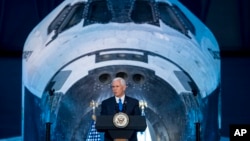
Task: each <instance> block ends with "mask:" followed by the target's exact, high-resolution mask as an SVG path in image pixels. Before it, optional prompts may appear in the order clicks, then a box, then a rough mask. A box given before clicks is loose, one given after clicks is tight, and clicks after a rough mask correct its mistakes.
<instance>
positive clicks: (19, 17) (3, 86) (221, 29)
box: [0, 0, 250, 138]
mask: <svg viewBox="0 0 250 141" xmlns="http://www.w3.org/2000/svg"><path fill="white" fill-rule="evenodd" d="M181 1H182V2H183V3H184V4H185V5H186V6H187V7H188V8H189V9H190V10H191V11H193V13H194V14H195V15H197V16H198V17H199V18H200V19H201V20H202V21H203V22H204V23H205V24H206V25H207V26H208V28H210V29H211V31H212V32H213V33H214V35H215V37H216V38H217V40H218V43H219V45H220V49H221V61H222V62H221V77H222V79H221V80H222V82H221V84H222V89H221V92H222V105H221V108H222V115H221V117H222V130H221V134H222V136H229V125H230V124H250V110H249V107H250V101H249V100H250V92H249V91H248V88H249V87H250V85H249V79H250V75H249V73H250V45H249V24H250V23H249V19H250V16H249V10H248V8H249V0H181ZM60 2H62V0H0V68H1V69H0V138H6V137H11V136H20V135H21V115H22V114H21V104H22V95H21V91H22V88H21V83H22V79H21V77H22V76H21V73H22V63H21V58H22V49H23V45H24V41H25V39H26V38H27V36H28V34H29V32H30V31H31V30H32V29H33V28H34V26H36V24H37V23H38V22H39V21H41V20H42V19H43V18H44V17H45V16H46V15H47V14H48V13H49V12H50V11H51V10H52V9H53V8H54V7H55V6H57V5H58V4H59V3H60Z"/></svg>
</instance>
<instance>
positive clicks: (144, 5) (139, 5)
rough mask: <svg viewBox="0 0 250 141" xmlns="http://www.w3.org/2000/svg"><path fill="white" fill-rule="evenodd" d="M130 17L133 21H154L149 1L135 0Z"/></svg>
mask: <svg viewBox="0 0 250 141" xmlns="http://www.w3.org/2000/svg"><path fill="white" fill-rule="evenodd" d="M131 19H132V21H133V22H135V23H152V22H153V21H154V16H153V9H152V6H151V5H150V2H149V1H135V3H134V8H133V10H132V13H131Z"/></svg>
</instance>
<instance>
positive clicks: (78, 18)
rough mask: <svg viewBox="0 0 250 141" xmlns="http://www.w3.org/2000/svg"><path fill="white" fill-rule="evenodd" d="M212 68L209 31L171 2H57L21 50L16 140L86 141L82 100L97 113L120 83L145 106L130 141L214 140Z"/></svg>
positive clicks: (87, 111)
mask: <svg viewBox="0 0 250 141" xmlns="http://www.w3.org/2000/svg"><path fill="white" fill-rule="evenodd" d="M220 63H221V61H220V50H219V45H218V43H217V41H216V38H215V37H214V35H213V33H212V32H211V31H210V30H209V29H208V27H206V25H204V24H203V23H202V22H201V21H200V20H199V19H198V18H197V17H196V16H195V15H194V14H192V12H190V11H189V10H188V9H187V8H186V7H185V6H184V5H183V4H181V3H180V2H179V1H178V0H65V1H63V2H62V3H61V4H60V5H59V6H58V7H56V8H55V9H54V10H53V11H52V12H51V13H49V14H48V15H47V16H46V17H45V18H44V19H43V20H42V21H41V22H40V23H39V24H38V25H37V26H36V27H35V28H34V29H33V30H32V31H31V33H30V34H29V36H28V37H27V39H26V42H25V44H24V49H23V58H22V138H23V140H24V141H44V140H46V139H47V138H49V139H50V140H52V141H87V140H89V139H88V136H89V133H90V129H91V127H92V126H91V125H92V123H93V119H92V114H93V107H91V106H90V102H91V101H95V103H97V106H96V107H95V114H96V115H98V114H99V112H100V104H101V102H102V101H103V100H104V99H106V98H109V97H111V96H113V94H112V91H111V81H112V79H113V78H115V77H122V78H124V79H125V80H126V82H127V86H128V87H127V89H126V95H129V96H131V97H134V98H136V99H138V100H139V101H144V102H146V103H147V107H146V108H145V111H144V113H145V114H144V116H145V118H146V121H147V129H146V131H145V136H146V135H147V137H146V138H144V139H141V138H138V140H139V141H142V140H144V141H199V140H202V141H216V140H219V136H220V134H219V132H220V128H221V127H220V126H221V125H220V124H221V115H220V111H221V110H220V109H221V107H220V89H221V74H220V73H221V68H220ZM48 125H49V126H48ZM138 134H143V133H138Z"/></svg>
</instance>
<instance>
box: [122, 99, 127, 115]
mask: <svg viewBox="0 0 250 141" xmlns="http://www.w3.org/2000/svg"><path fill="white" fill-rule="evenodd" d="M126 110H127V101H126V100H125V101H124V103H123V108H122V111H123V112H124V113H126Z"/></svg>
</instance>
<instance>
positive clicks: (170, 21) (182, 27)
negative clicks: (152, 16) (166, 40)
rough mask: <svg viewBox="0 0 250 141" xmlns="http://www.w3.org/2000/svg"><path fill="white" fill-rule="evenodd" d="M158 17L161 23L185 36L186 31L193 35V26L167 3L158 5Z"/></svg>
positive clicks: (175, 7) (178, 10)
mask: <svg viewBox="0 0 250 141" xmlns="http://www.w3.org/2000/svg"><path fill="white" fill-rule="evenodd" d="M158 9H159V16H160V19H161V20H162V22H163V23H165V24H166V25H168V26H170V27H172V28H174V29H176V30H178V31H180V32H181V33H183V34H185V35H187V34H188V30H190V31H191V32H192V33H194V26H193V25H192V23H191V22H190V21H189V20H188V19H187V17H186V16H185V15H184V14H183V13H182V12H181V11H180V9H178V8H177V6H170V5H169V4H167V3H163V2H159V3H158Z"/></svg>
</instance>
